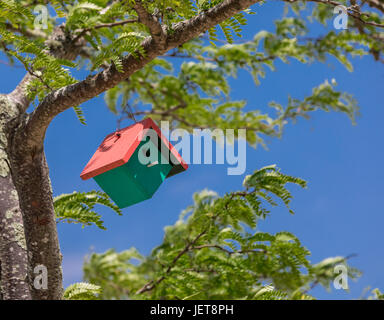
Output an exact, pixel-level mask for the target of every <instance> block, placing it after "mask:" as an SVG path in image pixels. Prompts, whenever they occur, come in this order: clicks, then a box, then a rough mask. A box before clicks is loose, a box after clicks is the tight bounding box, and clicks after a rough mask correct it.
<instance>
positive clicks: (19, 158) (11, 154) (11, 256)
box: [0, 98, 63, 299]
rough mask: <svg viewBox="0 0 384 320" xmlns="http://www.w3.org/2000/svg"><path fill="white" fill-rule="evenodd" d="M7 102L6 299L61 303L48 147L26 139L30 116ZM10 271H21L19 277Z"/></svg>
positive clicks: (2, 170)
mask: <svg viewBox="0 0 384 320" xmlns="http://www.w3.org/2000/svg"><path fill="white" fill-rule="evenodd" d="M2 101H3V105H4V106H5V105H6V108H2V106H1V104H0V110H2V109H4V110H8V111H6V112H4V113H5V114H8V116H7V117H4V118H5V120H4V121H3V122H2V123H1V122H0V134H1V132H2V135H1V137H3V138H2V140H4V141H5V142H4V141H3V144H4V147H3V148H2V149H0V152H2V153H0V155H2V157H0V165H1V167H0V177H1V179H2V180H0V192H1V190H2V193H1V195H4V196H0V219H1V228H0V231H1V234H2V239H1V241H2V244H1V247H0V260H1V263H2V266H1V267H2V268H1V269H2V275H1V282H2V289H3V290H2V291H3V298H4V299H29V298H32V299H61V298H62V293H63V288H62V270H61V259H62V257H61V253H60V247H59V241H58V237H57V229H56V220H55V214H54V208H53V199H52V189H51V183H50V179H49V170H48V166H47V162H46V159H45V154H44V149H43V143H42V142H37V141H34V140H33V138H32V137H27V136H26V134H25V131H26V130H25V126H26V123H27V122H26V116H25V115H21V116H20V115H19V113H18V112H17V111H16V110H17V104H16V103H15V104H14V105H12V102H11V101H10V99H6V98H5V99H4V98H3V100H2ZM9 110H13V113H12V112H10V111H9ZM2 158H3V160H2ZM7 219H8V220H7ZM11 232H13V233H11ZM24 236H25V237H24ZM3 238H4V239H3ZM13 247H15V248H13ZM11 248H13V250H12V249H11ZM16 249H17V250H18V252H15V250H16ZM19 260H20V261H19ZM15 266H19V267H18V268H16V269H15ZM45 268H46V269H45ZM15 270H16V271H15ZM44 270H46V271H47V274H46V275H47V286H45V285H44V283H45V279H44V277H45V272H44ZM9 272H17V277H15V276H11V275H10V274H9ZM26 273H27V274H28V281H26ZM22 279H23V280H22Z"/></svg>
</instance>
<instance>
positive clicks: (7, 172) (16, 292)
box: [0, 96, 31, 300]
mask: <svg viewBox="0 0 384 320" xmlns="http://www.w3.org/2000/svg"><path fill="white" fill-rule="evenodd" d="M17 114H18V110H17V108H16V106H15V105H14V104H13V103H11V100H10V99H8V98H7V97H6V96H0V261H1V297H2V298H3V299H5V300H8V299H12V300H15V299H31V294H30V289H29V281H28V272H27V270H28V258H27V247H26V241H25V235H24V226H23V219H22V213H21V209H20V207H19V199H18V193H17V191H16V187H15V185H14V183H13V179H12V173H11V167H10V160H9V156H8V151H9V148H8V146H9V143H8V134H7V130H6V129H7V124H8V122H9V121H11V120H13V119H14V118H16V117H17Z"/></svg>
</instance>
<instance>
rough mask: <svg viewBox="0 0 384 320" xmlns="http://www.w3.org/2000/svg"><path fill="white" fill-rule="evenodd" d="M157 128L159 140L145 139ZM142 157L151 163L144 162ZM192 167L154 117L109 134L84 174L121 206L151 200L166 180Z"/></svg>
mask: <svg viewBox="0 0 384 320" xmlns="http://www.w3.org/2000/svg"><path fill="white" fill-rule="evenodd" d="M148 129H153V130H154V132H155V133H156V134H157V139H156V141H154V140H151V139H150V138H149V137H146V139H144V138H143V137H144V135H145V134H146V130H148ZM140 153H142V157H141V160H142V159H147V162H145V161H144V163H143V161H140ZM186 168H188V166H187V164H186V163H185V162H184V161H183V159H182V158H181V157H180V155H179V154H178V153H177V151H176V150H175V149H174V147H173V146H172V145H171V144H170V143H169V141H168V140H167V139H166V138H165V137H164V136H163V135H162V133H161V131H160V129H159V128H158V127H157V125H156V124H155V123H154V122H153V121H152V120H151V119H145V120H144V121H142V122H139V123H136V124H134V125H133V126H130V127H127V128H125V129H122V130H120V131H119V132H117V133H114V134H111V135H109V136H107V137H106V138H105V139H104V141H103V143H102V144H101V145H100V147H99V148H98V150H97V151H96V153H95V154H94V156H93V157H92V158H91V160H90V161H89V162H88V164H87V166H86V167H85V168H84V170H83V172H82V173H81V178H82V179H84V180H86V179H89V178H91V177H92V178H94V180H95V181H96V182H97V184H98V185H99V186H100V188H101V189H103V190H104V191H105V192H106V193H107V194H108V195H109V196H110V198H111V199H112V200H113V201H114V202H115V203H116V204H117V206H118V207H120V208H125V207H128V206H131V205H133V204H135V203H138V202H141V201H144V200H147V199H150V198H151V197H152V196H153V195H154V193H155V192H156V190H157V189H158V188H159V187H160V185H161V184H162V183H163V181H164V180H165V179H166V178H168V177H170V176H172V175H174V174H177V173H179V172H182V171H184V170H186Z"/></svg>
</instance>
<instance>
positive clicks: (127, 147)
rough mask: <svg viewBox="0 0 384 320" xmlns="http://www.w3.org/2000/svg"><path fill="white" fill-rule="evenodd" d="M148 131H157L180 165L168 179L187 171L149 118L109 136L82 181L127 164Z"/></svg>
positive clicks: (179, 157)
mask: <svg viewBox="0 0 384 320" xmlns="http://www.w3.org/2000/svg"><path fill="white" fill-rule="evenodd" d="M148 129H154V130H155V131H156V133H157V134H158V136H159V137H160V138H161V140H162V142H163V143H164V145H165V146H167V147H168V149H169V150H170V151H171V153H172V155H173V156H174V157H175V158H176V159H177V162H178V163H176V164H174V169H175V170H171V172H170V174H169V175H168V177H169V176H171V175H173V174H176V173H178V172H180V171H184V170H187V169H188V165H187V164H186V163H185V161H184V160H183V159H182V158H181V156H180V155H179V153H178V152H177V151H176V149H175V148H174V147H173V146H172V144H171V143H170V142H169V141H168V139H167V138H166V137H165V136H164V135H163V134H162V133H161V131H160V129H159V127H158V126H157V125H156V123H155V122H154V121H153V120H152V119H150V118H147V119H144V120H143V121H140V122H138V123H135V124H133V125H131V126H129V127H126V128H124V129H121V130H119V131H116V132H113V133H111V134H109V135H108V136H107V137H106V138H105V139H104V141H103V142H102V143H101V145H100V146H99V148H98V149H97V150H96V152H95V154H94V155H93V157H92V158H91V160H89V162H88V164H87V165H86V166H85V168H84V169H83V172H82V173H81V174H80V177H81V179H83V180H87V179H90V178H93V177H95V176H98V175H99V174H102V173H104V172H107V171H109V170H112V169H115V168H117V167H119V166H121V165H123V164H125V163H127V162H128V160H129V159H130V158H131V156H132V154H133V153H134V152H135V150H136V148H137V147H138V145H139V144H140V142H141V141H142V137H143V134H145V133H146V131H147V130H148Z"/></svg>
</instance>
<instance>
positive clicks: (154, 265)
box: [84, 166, 358, 300]
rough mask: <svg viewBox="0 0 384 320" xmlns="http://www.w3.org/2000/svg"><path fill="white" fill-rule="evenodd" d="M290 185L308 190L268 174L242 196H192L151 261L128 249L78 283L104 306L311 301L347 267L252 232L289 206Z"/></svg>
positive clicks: (107, 257) (91, 261) (106, 256)
mask: <svg viewBox="0 0 384 320" xmlns="http://www.w3.org/2000/svg"><path fill="white" fill-rule="evenodd" d="M288 184H294V185H298V186H301V187H305V186H306V183H305V181H304V180H302V179H299V178H295V177H292V176H289V175H285V174H283V173H281V172H280V170H279V169H277V168H276V167H275V166H268V167H265V168H262V169H260V170H256V171H255V172H254V173H253V174H252V175H250V176H248V177H246V178H245V180H244V186H245V190H241V191H237V192H231V193H228V194H226V195H224V196H221V197H220V196H219V195H218V194H217V193H215V192H213V191H209V190H203V191H202V192H199V193H196V194H194V196H193V200H194V201H193V204H192V205H191V206H190V207H188V208H187V209H186V210H184V211H183V212H182V213H181V214H180V218H179V220H178V221H177V222H176V223H175V224H174V225H172V226H167V227H166V228H165V235H164V239H163V242H162V244H161V245H159V246H158V247H156V248H155V249H154V250H153V251H152V252H151V254H150V255H148V256H146V257H143V256H141V255H139V254H138V253H137V251H136V250H135V249H133V248H132V249H130V250H127V251H123V252H121V253H117V252H116V251H114V250H108V251H107V252H105V253H101V254H95V253H94V254H92V255H91V256H90V257H89V258H88V260H87V262H86V263H85V265H84V279H85V280H86V281H89V282H91V283H95V284H98V285H100V286H101V287H102V288H103V293H102V294H101V297H102V298H103V299H111V298H112V299H116V298H117V299H120V298H124V299H126V298H129V299H137V298H139V299H160V298H162V299H208V300H209V299H250V300H254V299H256V300H264V299H278V300H281V299H299V300H302V299H313V297H311V295H309V294H308V293H307V291H308V290H309V289H310V288H311V287H312V286H313V285H314V284H322V285H324V286H326V287H327V286H328V285H329V284H330V283H331V281H333V279H334V273H333V270H334V267H335V265H336V264H340V263H344V264H345V263H346V259H345V258H342V257H340V258H337V259H336V258H331V259H326V260H324V261H323V262H320V263H319V264H311V262H310V261H309V260H308V257H309V255H310V252H309V251H308V249H306V248H305V247H304V246H303V245H302V244H301V243H300V241H299V239H297V237H296V236H295V235H293V234H292V233H290V232H288V231H282V232H278V233H274V234H272V233H267V232H261V231H260V230H258V228H257V226H258V221H259V220H260V219H264V218H266V217H267V216H268V213H269V208H268V207H269V206H270V204H272V206H275V205H277V204H278V202H280V201H281V202H282V203H284V204H285V205H289V203H290V200H291V197H292V196H291V193H290V192H289V191H288V189H287V186H288ZM133 260H136V261H133ZM348 271H349V276H350V277H352V278H353V277H356V276H358V273H357V271H356V270H355V269H353V268H350V269H348ZM266 283H268V285H266Z"/></svg>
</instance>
